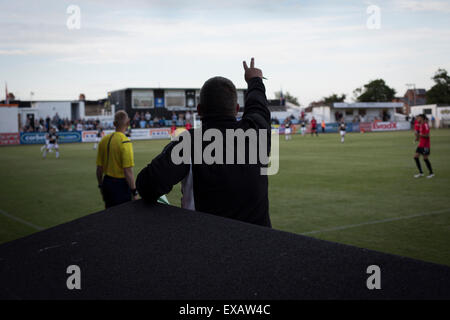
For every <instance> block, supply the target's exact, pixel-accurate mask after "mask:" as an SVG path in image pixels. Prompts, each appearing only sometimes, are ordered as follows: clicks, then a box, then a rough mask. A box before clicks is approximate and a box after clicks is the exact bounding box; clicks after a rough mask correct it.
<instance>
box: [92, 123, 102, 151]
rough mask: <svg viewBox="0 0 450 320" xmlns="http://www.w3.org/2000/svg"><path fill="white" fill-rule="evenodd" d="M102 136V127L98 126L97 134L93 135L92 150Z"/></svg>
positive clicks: (95, 147)
mask: <svg viewBox="0 0 450 320" xmlns="http://www.w3.org/2000/svg"><path fill="white" fill-rule="evenodd" d="M102 137H103V128H102V127H99V128H98V130H97V136H96V137H95V142H94V150H96V149H97V146H98V143H99V142H100V140H102Z"/></svg>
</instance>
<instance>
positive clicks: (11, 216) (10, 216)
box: [0, 209, 44, 230]
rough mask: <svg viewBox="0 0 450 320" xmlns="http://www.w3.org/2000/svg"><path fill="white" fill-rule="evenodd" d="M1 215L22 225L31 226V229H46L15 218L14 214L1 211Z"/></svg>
mask: <svg viewBox="0 0 450 320" xmlns="http://www.w3.org/2000/svg"><path fill="white" fill-rule="evenodd" d="M0 214H2V215H4V216H5V217H8V218H10V219H12V220H15V221H17V222H20V223H22V224H24V225H26V226H29V227H30V228H33V229H35V230H44V228H42V227H39V226H37V225H35V224H32V223H30V222H28V221H25V220H23V219H21V218H19V217H16V216H13V215H12V214H9V213H7V212H5V211H3V210H1V209H0Z"/></svg>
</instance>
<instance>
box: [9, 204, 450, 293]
mask: <svg viewBox="0 0 450 320" xmlns="http://www.w3.org/2000/svg"><path fill="white" fill-rule="evenodd" d="M70 265H77V266H79V268H80V271H81V277H80V279H81V289H80V290H77V289H74V290H69V289H68V288H67V285H66V281H67V278H68V277H69V276H70V274H67V273H66V271H67V268H68V266H70ZM370 265H378V266H379V267H380V270H381V289H380V290H377V289H373V290H369V289H368V288H367V286H366V282H367V278H368V277H369V276H370V274H367V273H366V271H367V267H368V266H370ZM0 297H2V298H10V299H33V298H34V299H35V298H39V299H47V298H51V299H53V298H61V299H93V298H101V299H130V298H138V299H140V298H145V299H336V298H339V299H410V298H414V299H415V298H419V299H422V298H426V299H431V298H439V299H443V298H447V299H448V298H450V268H449V267H446V266H441V265H436V264H432V263H426V262H422V261H417V260H413V259H408V258H403V257H399V256H393V255H388V254H383V253H379V252H374V251H370V250H365V249H360V248H355V247H351V246H346V245H342V244H337V243H332V242H326V241H321V240H316V239H313V238H309V237H304V236H299V235H295V234H291V233H286V232H281V231H276V230H271V229H267V228H263V227H258V226H254V225H249V224H245V223H241V222H238V221H233V220H228V219H224V218H220V217H215V216H212V215H208V214H202V213H197V212H192V211H187V210H183V209H179V208H175V207H172V206H166V205H160V204H157V205H148V204H145V203H144V202H143V201H136V202H132V203H128V204H125V205H122V206H118V207H115V208H112V209H109V210H107V211H103V212H99V213H96V214H92V215H89V216H86V217H84V218H81V219H78V220H75V221H72V222H69V223H66V224H63V225H60V226H57V227H54V228H51V229H48V230H45V231H42V232H39V233H36V234H33V235H31V236H28V237H26V238H23V239H19V240H16V241H12V242H9V243H6V244H3V245H1V246H0Z"/></svg>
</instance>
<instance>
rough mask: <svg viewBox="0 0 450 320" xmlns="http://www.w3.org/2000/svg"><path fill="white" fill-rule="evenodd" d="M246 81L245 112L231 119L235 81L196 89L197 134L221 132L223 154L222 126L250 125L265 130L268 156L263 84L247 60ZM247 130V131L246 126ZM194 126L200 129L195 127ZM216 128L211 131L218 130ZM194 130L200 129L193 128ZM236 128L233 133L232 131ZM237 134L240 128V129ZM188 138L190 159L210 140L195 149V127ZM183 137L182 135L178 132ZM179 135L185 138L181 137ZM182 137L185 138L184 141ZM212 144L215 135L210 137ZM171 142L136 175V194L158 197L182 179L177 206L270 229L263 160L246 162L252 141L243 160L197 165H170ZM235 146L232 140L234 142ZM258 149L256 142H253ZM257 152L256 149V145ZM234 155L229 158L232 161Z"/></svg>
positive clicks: (213, 81)
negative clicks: (200, 123) (199, 122)
mask: <svg viewBox="0 0 450 320" xmlns="http://www.w3.org/2000/svg"><path fill="white" fill-rule="evenodd" d="M243 64H244V69H245V80H246V82H247V83H248V90H247V93H246V96H245V108H244V114H243V116H242V119H241V120H240V121H237V120H236V114H237V112H238V110H239V105H238V104H237V92H236V88H235V86H234V84H233V83H232V82H231V81H230V80H228V79H226V78H222V77H214V78H211V79H209V80H208V81H206V82H205V84H204V85H203V87H202V89H201V92H200V103H199V105H198V106H197V111H198V113H199V115H200V117H201V119H202V128H201V132H202V133H204V132H205V131H207V130H208V129H217V130H219V131H220V132H221V133H222V134H223V137H224V139H223V150H224V157H223V159H225V158H227V157H226V154H227V152H229V150H230V149H229V148H228V147H227V146H226V142H225V140H226V139H225V136H226V130H228V131H229V129H233V130H236V129H241V130H243V132H248V131H251V129H254V130H256V131H257V132H259V130H260V129H265V130H266V131H264V130H261V132H266V133H267V134H266V139H264V140H262V139H260V136H258V142H257V144H258V143H259V142H260V141H264V143H265V144H267V145H266V146H265V147H266V148H265V149H266V150H267V155H268V152H269V150H270V134H271V127H270V111H269V110H268V108H267V99H266V95H265V87H264V84H263V81H262V78H263V76H262V71H261V70H260V69H257V68H255V67H254V59H253V58H252V60H251V63H250V68H249V67H248V66H247V64H246V62H245V61H244V63H243ZM249 129H250V130H249ZM196 130H199V129H196ZM217 130H216V131H217ZM197 132H199V131H197ZM235 132H237V131H235ZM241 132H242V131H241ZM186 134H187V135H189V137H190V138H192V139H189V140H190V141H191V142H190V143H191V151H192V153H191V156H190V157H191V159H193V158H194V157H195V153H196V152H197V154H198V153H199V152H201V153H202V154H203V150H205V147H206V146H208V145H209V144H210V143H211V142H209V141H201V143H200V145H201V146H202V148H201V149H200V150H199V151H196V149H195V148H194V140H195V139H194V136H195V134H194V129H191V130H189V132H188V133H186ZM182 136H183V135H182ZM183 139H184V138H183ZM189 140H187V141H189ZM210 140H212V142H214V141H215V140H214V139H212V138H211V139H210ZM181 141H182V140H181V138H180V140H179V141H172V142H171V143H169V144H168V145H167V146H166V147H165V148H164V150H163V151H162V153H161V154H159V155H158V156H157V157H156V158H154V159H153V160H152V162H151V163H150V164H149V165H148V166H147V167H145V168H144V169H142V170H141V172H140V173H139V175H138V177H137V180H136V186H137V189H138V191H139V194H140V195H141V197H142V198H143V199H145V200H147V201H151V202H156V200H157V199H158V197H160V196H161V195H163V194H166V193H168V192H170V190H172V187H173V186H174V185H175V184H177V183H179V182H180V181H182V192H183V199H182V206H183V207H184V208H188V209H192V210H197V211H201V212H206V213H211V214H214V215H218V216H223V217H227V218H231V219H236V220H241V221H245V222H248V223H253V224H257V225H261V226H267V227H271V222H270V218H269V200H268V179H267V175H262V174H261V168H263V167H265V164H267V163H263V162H261V161H260V159H258V162H257V163H254V162H253V163H252V162H251V161H249V148H252V147H253V148H255V147H256V146H255V141H254V140H253V141H251V139H246V140H245V146H246V149H245V159H246V161H245V163H244V164H238V163H237V161H234V163H233V164H227V163H226V162H225V161H224V162H223V163H222V162H219V163H218V162H215V163H212V164H206V163H205V161H202V163H197V162H196V161H195V160H194V161H192V162H191V163H184V162H183V163H180V164H175V163H174V161H173V154H172V153H173V151H175V150H174V148H176V149H178V147H180V146H178V147H177V145H178V144H179V143H180V142H181ZM234 145H235V148H234V150H236V149H237V148H236V139H235V140H234ZM258 147H259V148H260V145H259V144H258ZM197 150H198V149H197ZM258 150H259V149H258ZM234 153H236V152H234ZM239 156H242V155H238V154H233V155H232V157H233V158H234V160H236V159H237V158H238V157H239Z"/></svg>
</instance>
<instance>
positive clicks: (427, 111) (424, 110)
mask: <svg viewBox="0 0 450 320" xmlns="http://www.w3.org/2000/svg"><path fill="white" fill-rule="evenodd" d="M423 113H425V114H431V113H432V111H431V109H423Z"/></svg>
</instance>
